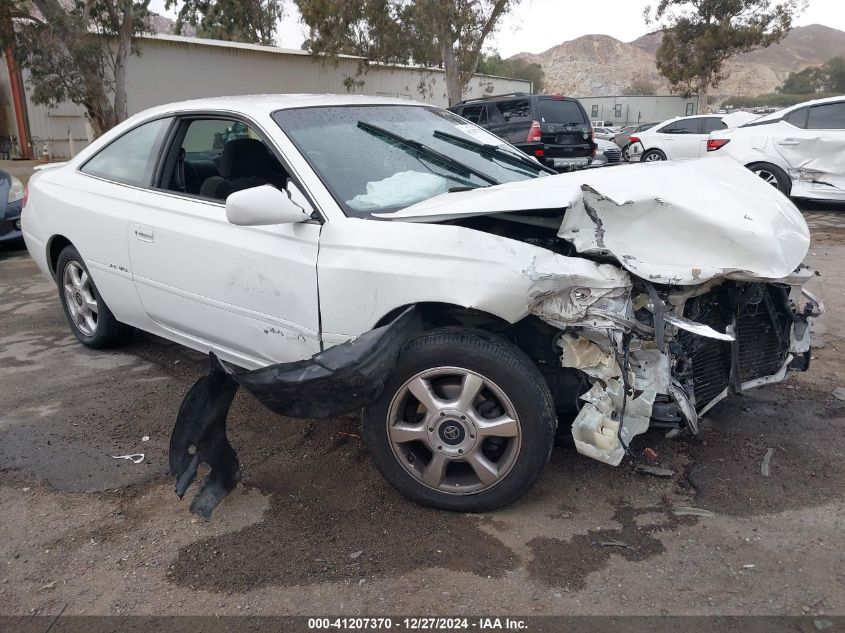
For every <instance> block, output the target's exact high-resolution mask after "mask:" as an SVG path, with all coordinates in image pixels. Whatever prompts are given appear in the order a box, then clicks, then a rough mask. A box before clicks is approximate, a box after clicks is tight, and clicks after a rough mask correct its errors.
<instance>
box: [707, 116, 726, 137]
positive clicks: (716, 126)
mask: <svg viewBox="0 0 845 633" xmlns="http://www.w3.org/2000/svg"><path fill="white" fill-rule="evenodd" d="M727 128H728V125H727V123H725V122H724V121H722V119H720V118H719V117H715V116H711V117H707V118H706V119H704V133H705V134H710V132H715V131H716V130H726V129H727Z"/></svg>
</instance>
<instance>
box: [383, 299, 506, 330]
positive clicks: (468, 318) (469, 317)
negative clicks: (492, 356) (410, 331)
mask: <svg viewBox="0 0 845 633" xmlns="http://www.w3.org/2000/svg"><path fill="white" fill-rule="evenodd" d="M411 305H415V306H416V307H417V308H419V309H420V310H421V311H422V315H423V321H424V322H425V324H426V326H427V327H442V326H446V325H465V326H467V327H475V328H479V329H481V330H489V331H491V332H502V331H503V330H506V329H507V328H510V327H512V325H511V324H510V323H508V322H507V321H505V320H504V319H502V318H501V317H497V316H495V315H493V314H490V313H489V312H483V311H482V310H473V309H472V308H465V307H463V306H458V305H454V304H451V303H439V302H436V301H421V302H419V303H416V304H408V305H404V306H399V307H398V308H394V309H393V310H391V311H390V312H388V313H387V314H385V315H384V316H383V317H382V318H381V319H379V321H378V323H376V325H375V327H381V326H382V325H387V324H388V323H390V322H391V321H393V319H395V318H396V317H397V316H399V315H400V314H402V313H403V312H404V311H405V310H407V309H408V308H410V307H411Z"/></svg>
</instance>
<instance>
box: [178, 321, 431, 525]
mask: <svg viewBox="0 0 845 633" xmlns="http://www.w3.org/2000/svg"><path fill="white" fill-rule="evenodd" d="M421 331H422V318H421V316H420V314H419V311H418V310H417V309H416V308H409V309H408V310H406V311H405V312H403V313H402V314H401V315H400V316H399V317H397V318H396V319H395V320H394V321H393V322H392V323H390V324H388V325H386V326H383V327H380V328H376V329H374V330H372V331H370V332H367V333H366V334H363V335H361V336H359V337H358V338H356V339H355V340H352V341H349V342H348V343H343V344H342V345H336V346H335V347H331V348H329V349H327V350H325V351H323V352H320V353H319V354H315V355H314V356H313V357H311V358H310V359H308V360H301V361H295V362H291V363H280V364H277V365H269V366H267V367H262V368H261V369H256V370H253V371H244V372H236V371H234V370H233V369H232V368H230V367H229V366H228V365H226V364H225V363H223V362H222V361H220V360H219V359H218V358H217V357H216V356H215V355H214V354H213V353H211V354H210V357H211V369H210V370H209V373H208V375H206V376H203V377H202V378H200V379H199V380H198V381H197V382H196V383H195V384H194V386H193V387H191V389H190V391H188V393H187V395H186V396H185V399H184V400H183V401H182V406H181V407H180V408H179V415H178V416H177V418H176V425H175V427H174V428H173V434H172V435H171V437H170V474H171V475H173V476H174V477H175V478H176V494H177V495H179V497H180V498H181V497H182V496H183V495H184V494H185V492H186V491H187V490H188V488H189V487H190V485H191V483H192V482H193V481H194V478H195V477H196V474H197V469H198V468H199V465H200V464H201V463H206V464H208V465H209V466H210V467H211V472H210V473H209V474H208V475H207V476H206V478H205V480H204V481H203V483H202V486H201V487H200V489H199V491H197V493H196V495H194V498H193V500H192V501H191V508H190V509H191V512H193V513H195V514H199V515H201V516H203V517H205V518H207V519H208V518H210V517H211V513H212V511H213V510H214V508H216V507H217V505H218V504H219V503H220V502H221V501H222V500H223V499H224V498H225V497H226V495H227V494H229V492H231V491H232V489H233V488H234V487H235V486H236V485H237V483H238V481H239V480H240V477H241V474H240V465H239V463H238V458H237V454H236V453H235V450H234V449H233V448H232V446H231V444H229V441H228V439H227V437H226V416H227V415H228V413H229V407H230V406H231V404H232V400H233V399H234V397H235V393H236V392H237V390H238V387H239V386H241V387H244V388H245V389H247V390H248V391H249V392H250V393H251V394H252V395H254V396H255V397H256V398H257V399H258V400H259V402H261V403H262V404H263V405H264V406H266V407H267V408H268V409H270V410H271V411H274V412H275V413H278V414H280V415H284V416H288V417H302V418H317V419H326V418H333V417H337V416H339V415H343V414H346V413H350V412H352V411H355V410H356V409H360V408H361V407H364V406H367V405H368V404H370V403H372V402H374V401H375V400H376V399H377V398H378V397H379V396H380V395H381V392H382V389H383V388H384V383H385V381H386V380H387V378H388V376H389V375H390V373H391V372H392V371H393V367H394V366H395V365H396V359H397V358H398V356H399V351H400V350H401V349H402V346H403V345H404V344H405V343H406V342H407V341H408V340H409V339H410V338H411V337H413V336H414V335H415V334H418V333H419V332H421Z"/></svg>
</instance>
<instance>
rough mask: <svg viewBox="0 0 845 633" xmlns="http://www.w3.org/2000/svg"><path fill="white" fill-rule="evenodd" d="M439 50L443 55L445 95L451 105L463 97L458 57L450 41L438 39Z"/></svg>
mask: <svg viewBox="0 0 845 633" xmlns="http://www.w3.org/2000/svg"><path fill="white" fill-rule="evenodd" d="M440 51H441V53H442V55H443V68H444V70H445V71H446V72H445V75H446V97H447V98H448V100H449V105H450V106H453V105H455V104H456V103H458V102H459V101H461V100H462V99H463V96H464V95H463V86H462V85H461V69H460V68H459V66H458V59H457V57H456V56H455V50H454V49H453V48H452V43H451V42H447V41H443V40H441V41H440Z"/></svg>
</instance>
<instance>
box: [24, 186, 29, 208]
mask: <svg viewBox="0 0 845 633" xmlns="http://www.w3.org/2000/svg"><path fill="white" fill-rule="evenodd" d="M27 200H29V187H26V186H25V187H24V188H23V206H26V201H27Z"/></svg>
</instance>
